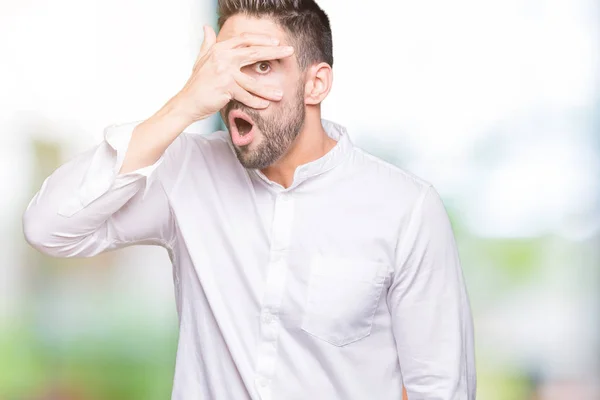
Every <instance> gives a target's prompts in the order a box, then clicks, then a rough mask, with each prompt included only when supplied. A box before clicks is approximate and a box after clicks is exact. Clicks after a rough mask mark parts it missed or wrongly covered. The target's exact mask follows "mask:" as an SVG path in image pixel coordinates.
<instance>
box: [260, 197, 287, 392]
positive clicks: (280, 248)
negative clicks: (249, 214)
mask: <svg viewBox="0 0 600 400" xmlns="http://www.w3.org/2000/svg"><path fill="white" fill-rule="evenodd" d="M293 219H294V199H293V197H291V196H290V195H289V193H281V194H279V195H278V197H277V199H276V200H275V210H274V215H273V222H272V226H271V227H272V231H271V256H270V260H269V265H268V270H267V278H266V283H265V293H264V295H263V301H262V309H261V314H260V329H259V335H260V337H259V345H258V355H257V360H256V374H257V381H256V383H257V388H258V391H259V394H260V396H261V399H262V400H268V399H270V398H271V392H270V390H271V387H270V382H271V379H272V377H273V375H274V371H275V366H276V361H277V340H278V337H279V329H280V327H281V323H280V321H279V315H278V314H279V309H280V306H281V301H282V297H283V293H284V291H285V281H286V274H287V268H288V265H287V261H286V253H287V251H288V249H289V244H290V237H291V230H292V222H293Z"/></svg>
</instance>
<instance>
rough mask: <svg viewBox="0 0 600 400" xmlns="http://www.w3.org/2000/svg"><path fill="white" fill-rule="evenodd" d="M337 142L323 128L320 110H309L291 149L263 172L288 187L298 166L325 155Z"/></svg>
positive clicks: (272, 179)
mask: <svg viewBox="0 0 600 400" xmlns="http://www.w3.org/2000/svg"><path fill="white" fill-rule="evenodd" d="M311 114H312V115H311ZM336 143H337V142H336V141H335V140H334V139H332V138H330V137H329V135H327V133H326V132H325V129H323V125H322V124H321V113H320V111H319V110H307V112H306V119H305V121H304V126H303V127H302V130H301V131H300V133H299V134H298V136H297V137H296V140H294V142H293V143H292V146H291V147H290V149H289V150H288V151H287V153H285V154H284V155H283V156H282V157H281V158H280V159H279V160H278V161H277V162H276V163H274V164H272V165H269V166H268V167H267V168H264V169H262V170H261V172H262V173H263V174H265V176H266V177H267V178H269V179H270V180H271V181H273V182H277V183H279V184H280V185H281V186H283V187H284V188H288V187H290V186H291V185H292V182H293V181H294V172H295V171H296V168H297V167H298V166H300V165H303V164H306V163H309V162H311V161H314V160H317V159H319V158H321V157H323V156H324V155H325V154H327V153H328V152H329V151H330V150H331V149H332V148H333V147H334V146H335V145H336Z"/></svg>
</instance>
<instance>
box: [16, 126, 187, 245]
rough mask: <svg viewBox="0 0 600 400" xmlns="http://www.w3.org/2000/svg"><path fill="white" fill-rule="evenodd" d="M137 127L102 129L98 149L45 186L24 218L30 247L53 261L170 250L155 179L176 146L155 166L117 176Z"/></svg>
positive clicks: (163, 201) (167, 216)
mask: <svg viewBox="0 0 600 400" xmlns="http://www.w3.org/2000/svg"><path fill="white" fill-rule="evenodd" d="M138 124H139V122H132V123H127V124H121V125H111V126H109V127H107V128H106V129H105V131H104V140H103V142H102V143H100V144H99V145H98V146H96V147H94V148H92V149H90V150H88V151H86V152H84V153H82V154H80V155H78V156H77V157H75V158H74V159H72V160H70V161H69V162H67V163H65V164H63V165H61V166H60V167H59V168H58V169H57V170H56V171H54V172H53V173H52V174H51V175H50V176H49V177H47V178H46V179H45V180H44V182H43V184H42V186H41V188H40V190H39V191H38V192H37V193H36V194H35V196H34V197H33V199H32V200H31V201H30V203H29V205H28V206H27V209H26V211H25V213H24V215H23V231H24V235H25V238H26V240H27V241H28V242H29V243H30V244H31V245H32V246H33V247H35V248H36V249H38V250H39V251H41V252H42V253H45V254H47V255H50V256H55V257H90V256H94V255H96V254H98V253H101V252H103V251H107V250H112V249H116V248H120V247H124V246H127V245H130V244H157V245H163V246H165V247H168V246H170V244H171V243H172V241H173V238H174V235H175V225H174V220H173V216H172V212H171V209H170V206H169V201H168V198H167V195H166V193H165V191H164V188H163V186H162V185H161V184H160V181H159V180H158V179H157V177H158V174H159V172H160V170H161V169H162V168H163V165H164V163H165V158H168V159H173V158H174V157H172V156H168V155H167V154H166V153H167V152H173V149H172V147H176V145H175V142H174V143H173V144H172V145H171V146H170V147H169V149H167V152H166V153H165V154H163V155H162V156H161V157H160V158H159V159H158V160H157V161H156V162H155V163H154V164H152V165H149V166H147V167H144V168H140V169H138V170H135V171H132V172H128V173H125V174H119V173H118V172H119V170H120V169H121V166H122V164H123V161H124V158H125V154H126V152H127V148H128V146H129V142H130V140H131V135H132V133H133V130H134V128H135V127H136V126H137V125H138ZM177 140H179V138H178V139H177ZM177 140H176V141H177Z"/></svg>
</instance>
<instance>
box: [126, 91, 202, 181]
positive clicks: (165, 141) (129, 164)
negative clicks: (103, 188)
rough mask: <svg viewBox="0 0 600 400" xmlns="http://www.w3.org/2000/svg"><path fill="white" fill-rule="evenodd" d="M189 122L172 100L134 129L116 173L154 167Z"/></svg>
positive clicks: (174, 100) (175, 100)
mask: <svg viewBox="0 0 600 400" xmlns="http://www.w3.org/2000/svg"><path fill="white" fill-rule="evenodd" d="M192 122H193V120H192V119H191V118H190V117H189V116H188V115H186V114H185V113H184V112H182V111H181V108H180V107H179V105H178V100H177V98H176V97H174V98H172V99H171V100H169V102H167V104H165V106H164V107H162V108H161V109H160V110H159V111H158V112H156V113H155V114H154V115H153V116H151V117H150V118H148V119H147V120H145V121H144V122H142V123H140V124H139V125H138V126H136V127H135V129H134V130H133V133H132V135H131V140H130V142H129V147H128V148H127V152H126V154H125V159H124V161H123V164H122V165H121V169H120V171H119V174H126V173H128V172H131V171H135V170H138V169H140V168H144V167H147V166H149V165H152V164H154V163H155V162H156V161H157V160H158V159H159V158H160V157H161V156H162V155H163V153H164V152H165V151H166V150H167V148H168V147H169V146H170V145H171V143H173V141H174V140H175V139H176V138H177V137H178V136H179V135H180V134H181V133H182V132H183V130H184V129H185V128H187V127H188V126H189V125H190V124H191V123H192Z"/></svg>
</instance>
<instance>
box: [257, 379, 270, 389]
mask: <svg viewBox="0 0 600 400" xmlns="http://www.w3.org/2000/svg"><path fill="white" fill-rule="evenodd" d="M257 383H258V386H261V387H266V386H267V385H268V384H269V381H267V379H266V378H258V379H257Z"/></svg>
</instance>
